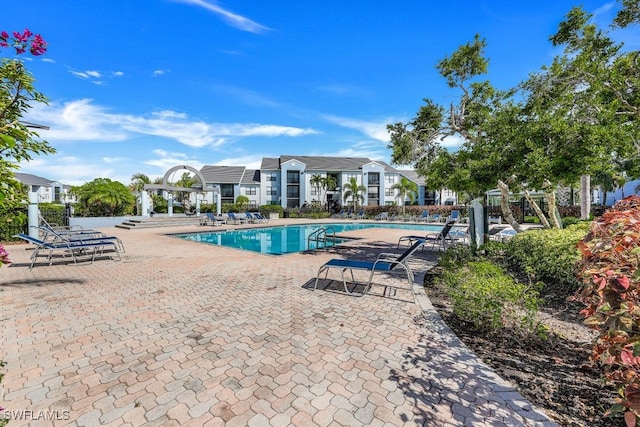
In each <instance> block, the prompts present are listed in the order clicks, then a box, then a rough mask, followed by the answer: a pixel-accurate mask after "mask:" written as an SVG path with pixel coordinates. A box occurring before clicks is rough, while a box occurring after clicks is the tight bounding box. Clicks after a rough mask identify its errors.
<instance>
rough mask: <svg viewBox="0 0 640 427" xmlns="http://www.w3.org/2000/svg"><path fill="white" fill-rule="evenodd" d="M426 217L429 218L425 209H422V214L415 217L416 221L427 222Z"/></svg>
mask: <svg viewBox="0 0 640 427" xmlns="http://www.w3.org/2000/svg"><path fill="white" fill-rule="evenodd" d="M428 219H429V211H427V210H424V211H422V215H420V216H418V217H416V218H415V220H416V221H424V222H427V220H428Z"/></svg>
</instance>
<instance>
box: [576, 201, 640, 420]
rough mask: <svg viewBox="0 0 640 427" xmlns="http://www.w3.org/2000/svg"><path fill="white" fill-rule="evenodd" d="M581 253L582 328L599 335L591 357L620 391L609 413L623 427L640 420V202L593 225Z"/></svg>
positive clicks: (619, 206)
mask: <svg viewBox="0 0 640 427" xmlns="http://www.w3.org/2000/svg"><path fill="white" fill-rule="evenodd" d="M578 247H579V249H580V251H581V252H582V269H581V272H580V277H581V279H582V280H583V283H584V286H583V287H582V289H581V290H580V291H579V292H578V294H577V295H576V299H578V300H580V301H582V302H583V303H584V304H585V305H586V308H585V309H584V310H582V311H581V314H583V315H584V317H585V320H584V322H585V324H586V325H588V326H589V327H591V328H593V329H595V330H597V331H598V332H599V336H598V338H597V340H596V343H595V346H594V348H593V353H592V355H591V358H592V360H593V361H595V362H596V363H598V364H599V365H600V366H601V367H602V368H603V373H604V376H605V378H606V380H607V381H608V382H609V383H610V384H612V385H613V386H614V387H616V389H617V390H618V397H617V398H616V399H615V402H614V405H613V406H612V407H611V409H610V410H609V411H608V413H609V414H611V415H614V414H621V413H622V414H623V415H624V419H625V422H626V424H627V426H629V427H631V426H635V425H637V424H638V422H639V421H640V301H639V297H640V269H638V264H639V263H640V197H638V196H631V197H627V198H625V199H623V200H621V201H619V202H618V203H616V204H615V206H614V207H613V208H612V209H610V210H609V211H607V212H606V213H605V214H604V215H602V217H600V218H599V219H598V220H596V221H594V222H593V223H592V225H591V230H590V231H589V233H588V234H587V235H586V236H585V238H584V239H583V240H581V241H580V242H579V243H578Z"/></svg>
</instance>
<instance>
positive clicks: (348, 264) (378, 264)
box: [313, 240, 425, 302]
mask: <svg viewBox="0 0 640 427" xmlns="http://www.w3.org/2000/svg"><path fill="white" fill-rule="evenodd" d="M424 243H425V242H424V240H417V241H415V242H414V243H413V245H412V246H410V247H409V248H408V249H407V250H406V251H404V252H403V253H402V254H392V253H381V254H379V255H378V257H377V258H376V260H375V261H367V260H350V259H340V258H334V259H331V260H329V261H327V262H326V263H324V264H323V265H322V266H321V267H320V268H319V269H318V274H317V275H316V282H315V284H314V286H313V289H314V290H316V289H317V288H318V280H319V279H320V275H321V274H322V273H323V272H324V273H325V275H324V278H325V279H326V278H327V275H328V274H329V270H330V269H338V270H340V276H341V278H342V284H343V285H344V291H345V292H346V293H347V294H348V295H354V296H363V295H364V294H366V293H367V291H368V290H369V288H371V281H372V279H373V274H374V273H376V272H379V273H395V272H404V273H406V275H407V280H408V282H409V290H411V291H412V292H411V294H412V295H413V301H414V302H415V294H414V293H413V289H412V287H413V273H412V272H411V269H410V268H409V265H408V264H407V259H408V258H409V256H410V255H412V254H413V253H414V252H415V251H416V250H418V248H419V247H421V246H422V245H423V244H424ZM347 270H349V271H350V272H351V282H352V283H353V284H356V281H355V278H354V277H353V270H363V271H368V272H370V274H369V280H368V281H367V283H366V285H365V289H364V290H363V291H362V292H361V293H359V292H352V291H349V288H348V287H347V280H346V279H345V277H344V273H345V271H347Z"/></svg>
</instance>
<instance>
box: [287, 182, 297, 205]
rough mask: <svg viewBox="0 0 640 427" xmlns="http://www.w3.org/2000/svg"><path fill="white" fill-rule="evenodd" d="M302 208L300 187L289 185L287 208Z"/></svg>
mask: <svg viewBox="0 0 640 427" xmlns="http://www.w3.org/2000/svg"><path fill="white" fill-rule="evenodd" d="M298 206H300V186H299V185H287V207H288V208H297V207H298Z"/></svg>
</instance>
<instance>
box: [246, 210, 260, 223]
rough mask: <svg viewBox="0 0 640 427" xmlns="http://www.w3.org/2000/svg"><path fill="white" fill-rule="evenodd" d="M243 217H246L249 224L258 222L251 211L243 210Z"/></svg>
mask: <svg viewBox="0 0 640 427" xmlns="http://www.w3.org/2000/svg"><path fill="white" fill-rule="evenodd" d="M244 217H245V218H246V219H247V222H249V223H251V224H256V223H258V222H260V221H259V220H258V218H256V217H255V216H253V214H252V213H251V212H249V211H247V212H245V214H244Z"/></svg>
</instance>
